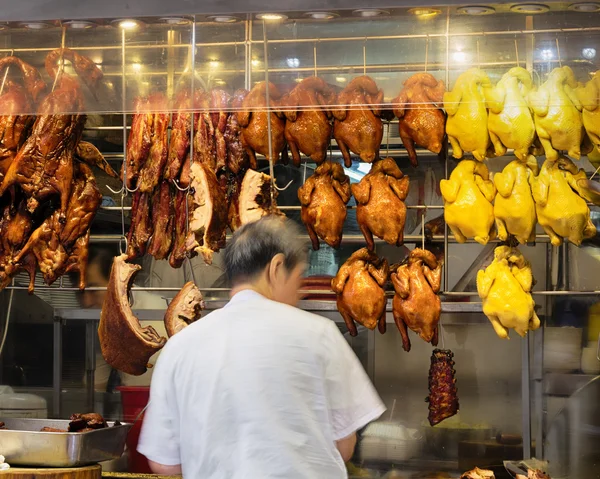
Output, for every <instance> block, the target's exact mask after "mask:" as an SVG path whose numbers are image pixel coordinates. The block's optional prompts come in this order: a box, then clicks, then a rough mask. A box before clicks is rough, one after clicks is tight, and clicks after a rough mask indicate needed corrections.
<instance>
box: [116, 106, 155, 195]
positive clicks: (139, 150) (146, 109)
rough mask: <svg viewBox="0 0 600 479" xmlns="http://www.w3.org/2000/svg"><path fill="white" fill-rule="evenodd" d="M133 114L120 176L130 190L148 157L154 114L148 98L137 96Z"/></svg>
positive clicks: (133, 186)
mask: <svg viewBox="0 0 600 479" xmlns="http://www.w3.org/2000/svg"><path fill="white" fill-rule="evenodd" d="M134 105H135V114H134V115H133V119H132V120H131V130H130V131H129V138H128V139H127V150H126V160H125V164H124V168H123V171H121V178H122V179H123V182H124V183H125V185H126V186H127V188H129V189H130V190H133V189H134V188H135V186H136V184H137V180H138V176H139V174H140V170H141V169H142V167H143V166H144V164H145V163H146V160H147V159H148V154H149V153H150V147H151V146H152V125H153V122H154V114H153V113H152V111H151V109H152V105H151V104H150V100H149V99H148V98H142V97H138V98H136V99H135V101H134Z"/></svg>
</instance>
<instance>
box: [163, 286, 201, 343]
mask: <svg viewBox="0 0 600 479" xmlns="http://www.w3.org/2000/svg"><path fill="white" fill-rule="evenodd" d="M203 309H204V300H203V299H202V293H201V292H200V290H199V289H198V287H197V286H196V285H195V284H194V283H193V282H191V281H189V282H187V283H185V284H184V285H183V288H181V291H179V293H177V296H175V297H174V298H173V300H172V301H171V303H170V304H169V307H168V308H167V312H166V314H165V329H166V330H167V335H168V336H169V337H171V336H173V335H174V334H177V333H178V332H179V331H181V330H182V329H183V328H185V327H187V326H188V325H190V324H192V323H193V322H194V321H197V320H198V319H200V317H201V316H202V310H203Z"/></svg>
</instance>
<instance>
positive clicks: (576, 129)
mask: <svg viewBox="0 0 600 479" xmlns="http://www.w3.org/2000/svg"><path fill="white" fill-rule="evenodd" d="M577 85H578V83H577V81H576V80H575V75H574V74H573V70H571V68H569V67H567V66H564V67H560V68H555V69H554V70H552V72H550V74H549V75H548V79H547V80H546V82H545V83H544V84H543V85H542V86H540V87H539V88H538V89H537V91H532V92H530V93H529V95H528V101H529V106H530V108H531V109H532V111H533V113H534V120H535V129H536V131H537V134H538V137H539V139H540V141H541V142H542V146H543V147H544V151H545V152H546V159H548V160H556V159H558V157H559V153H558V152H559V151H565V152H567V154H568V155H569V156H571V157H573V158H575V159H576V160H578V159H579V158H580V156H581V143H582V139H583V138H582V134H583V122H582V119H581V102H580V101H579V99H578V98H577V95H576V93H575V88H576V87H577Z"/></svg>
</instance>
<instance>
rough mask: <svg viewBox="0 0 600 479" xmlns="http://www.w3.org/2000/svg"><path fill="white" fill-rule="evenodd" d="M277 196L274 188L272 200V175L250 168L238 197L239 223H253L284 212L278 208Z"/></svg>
mask: <svg viewBox="0 0 600 479" xmlns="http://www.w3.org/2000/svg"><path fill="white" fill-rule="evenodd" d="M276 198H277V190H274V191H273V200H272V201H271V177H270V176H269V175H265V174H264V173H259V172H258V171H254V170H248V171H247V172H246V174H245V175H244V179H243V180H242V185H241V188H240V194H239V198H238V209H239V224H240V225H245V224H246V223H252V222H253V221H258V220H259V219H261V218H262V217H263V216H266V215H269V214H283V213H281V212H280V211H279V209H278V208H277V201H276Z"/></svg>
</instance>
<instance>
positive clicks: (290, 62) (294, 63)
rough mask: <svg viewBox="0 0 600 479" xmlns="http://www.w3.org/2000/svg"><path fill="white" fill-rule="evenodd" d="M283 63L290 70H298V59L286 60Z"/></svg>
mask: <svg viewBox="0 0 600 479" xmlns="http://www.w3.org/2000/svg"><path fill="white" fill-rule="evenodd" d="M285 62H286V63H287V66H288V67H290V68H298V67H299V66H300V59H299V58H286V60H285Z"/></svg>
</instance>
